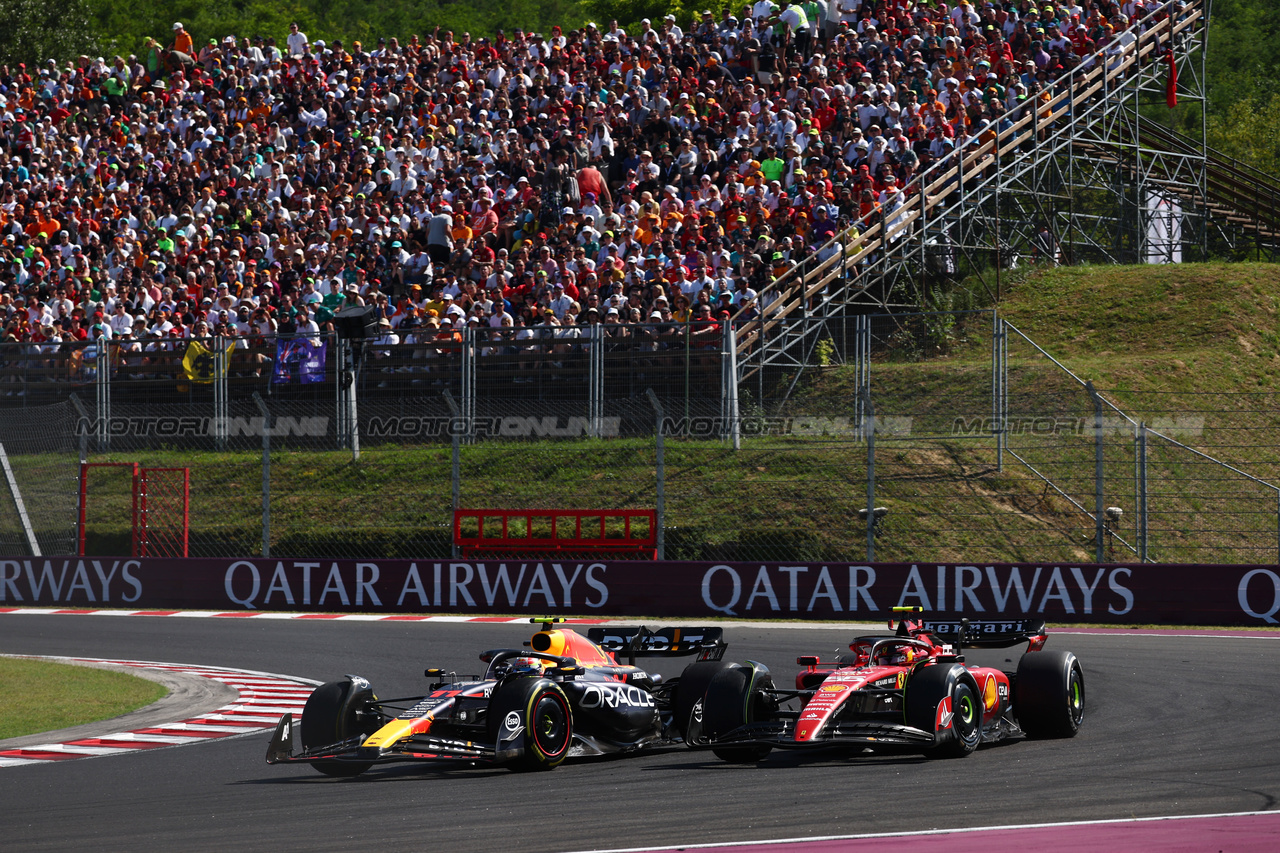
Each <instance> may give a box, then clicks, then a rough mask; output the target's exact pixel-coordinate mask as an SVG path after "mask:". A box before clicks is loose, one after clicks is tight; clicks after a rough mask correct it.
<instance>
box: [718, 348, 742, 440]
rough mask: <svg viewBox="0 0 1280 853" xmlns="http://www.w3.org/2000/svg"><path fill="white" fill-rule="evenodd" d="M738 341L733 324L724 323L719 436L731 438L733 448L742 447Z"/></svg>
mask: <svg viewBox="0 0 1280 853" xmlns="http://www.w3.org/2000/svg"><path fill="white" fill-rule="evenodd" d="M737 350H738V342H737V338H736V337H735V335H734V333H733V326H732V325H730V324H728V323H726V324H725V327H724V334H723V336H722V337H721V339H720V438H722V439H725V438H728V439H732V440H733V449H734V450H741V449H742V432H741V430H740V429H739V425H738V352H737Z"/></svg>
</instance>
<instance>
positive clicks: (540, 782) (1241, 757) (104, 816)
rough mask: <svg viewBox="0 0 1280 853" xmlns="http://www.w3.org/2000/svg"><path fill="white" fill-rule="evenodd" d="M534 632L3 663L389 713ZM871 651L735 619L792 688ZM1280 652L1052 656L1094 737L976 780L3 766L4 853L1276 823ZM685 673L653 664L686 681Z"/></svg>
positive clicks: (260, 638)
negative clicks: (230, 677) (335, 681)
mask: <svg viewBox="0 0 1280 853" xmlns="http://www.w3.org/2000/svg"><path fill="white" fill-rule="evenodd" d="M651 627H657V626H656V625H652V626H651ZM530 632H531V628H530V627H529V626H521V625H510V624H484V623H479V624H477V623H467V624H450V623H439V622H429V623H403V622H368V623H356V622H333V621H308V620H289V621H273V620H240V619H188V618H156V617H120V618H104V617H88V616H75V615H49V616H31V615H0V652H4V653H11V654H46V655H89V656H94V657H102V658H138V659H146V660H159V661H170V662H180V663H189V664H201V665H216V666H230V667H243V668H246V669H255V670H263V671H268V672H276V673H286V674H290V675H298V676H303V677H307V678H315V679H326V680H327V679H332V678H335V677H338V676H340V675H342V674H343V673H358V674H360V675H364V676H365V677H366V678H369V679H370V680H371V681H372V682H373V685H374V687H375V689H376V690H377V691H378V693H379V695H381V696H383V697H390V696H409V695H414V694H420V693H422V692H424V691H425V679H424V678H423V676H422V669H423V668H424V667H425V666H445V667H449V668H456V669H457V670H458V671H459V672H478V671H481V669H482V664H480V662H479V661H478V660H477V659H476V655H477V654H478V653H479V652H480V651H481V650H483V649H486V648H494V647H499V646H518V645H519V644H520V643H521V642H522V641H523V640H525V639H527V638H528V636H529V633H530ZM853 633H854V631H853V630H851V629H850V630H844V629H831V628H824V629H815V628H802V629H797V628H761V627H754V626H739V625H734V624H732V623H730V624H726V625H725V635H726V638H727V639H728V640H729V653H728V655H727V657H728V658H730V659H733V660H743V659H747V658H750V659H755V660H760V661H763V662H764V663H766V664H768V665H769V666H770V667H771V669H773V671H774V674H775V678H776V679H777V680H778V681H779V682H784V681H785V682H789V681H790V679H791V677H792V675H793V673H794V670H795V657H796V655H797V654H806V653H815V652H824V653H825V652H830V651H832V650H834V649H836V648H837V647H838V646H841V647H842V646H844V645H845V644H847V642H848V640H849V639H851V636H852V634H853ZM1278 642H1280V636H1278V637H1277V638H1276V639H1243V638H1215V637H1205V638H1195V637H1169V636H1154V635H1142V634H1121V635H1096V634H1095V635H1067V634H1065V633H1060V634H1056V635H1055V634H1051V635H1050V638H1049V646H1048V647H1049V648H1051V649H1052V648H1058V649H1070V650H1072V651H1074V652H1075V653H1076V654H1077V655H1078V656H1079V657H1080V659H1081V661H1082V663H1083V665H1084V668H1085V676H1086V683H1087V689H1088V713H1087V717H1086V722H1085V725H1084V727H1083V728H1082V730H1081V733H1080V735H1079V736H1078V737H1076V738H1075V739H1073V740H1069V741H1049V742H1014V743H1009V744H1005V745H998V746H994V747H986V748H983V749H980V750H979V751H978V752H977V753H975V754H974V755H973V756H971V757H969V758H968V759H964V760H960V761H927V760H924V759H922V758H919V757H914V756H897V757H894V756H879V757H856V758H849V757H841V756H838V755H831V754H826V755H821V756H802V755H799V754H796V753H777V752H775V753H774V754H773V755H771V756H770V757H769V758H768V759H766V760H765V761H764V762H763V763H762V764H760V765H759V766H745V767H743V766H732V765H728V764H723V763H721V762H720V761H719V760H717V759H716V758H715V757H714V756H712V755H711V754H709V753H704V752H691V751H688V750H685V749H683V748H681V749H672V750H668V751H663V752H658V753H649V754H645V755H642V756H639V757H631V758H623V759H608V760H599V759H596V760H587V761H581V762H577V763H567V764H566V765H564V766H562V767H561V768H559V769H558V770H556V771H554V772H552V773H537V774H516V773H512V772H510V771H507V770H501V769H499V770H483V769H480V770H469V769H441V768H439V767H434V766H427V765H408V764H400V765H388V766H386V767H383V768H377V767H375V768H374V769H373V770H371V771H370V772H368V773H366V774H364V775H363V776H361V777H359V778H357V779H353V780H333V779H328V778H326V777H323V776H321V775H319V774H318V773H315V772H314V771H312V770H310V769H309V768H306V767H296V768H295V767H268V766H267V765H266V764H265V763H264V761H263V755H264V753H265V751H266V746H267V739H268V736H267V734H265V733H263V734H258V735H254V736H251V737H239V738H231V739H224V740H219V741H216V742H210V743H200V744H194V745H190V746H182V747H175V748H172V749H159V750H151V751H148V752H141V753H130V754H126V755H119V756H110V757H104V758H94V759H88V760H80V761H67V762H59V763H51V764H41V765H31V766H22V767H9V768H0V798H2V802H3V808H2V810H0V839H2V841H0V843H2V844H3V847H4V849H5V850H6V851H8V853H15V852H16V851H27V850H50V851H53V850H56V851H65V850H72V849H88V848H93V849H95V850H121V851H125V850H127V851H139V850H184V851H191V850H218V851H224V850H226V849H228V847H229V846H230V847H234V848H239V849H248V850H267V849H272V850H303V849H305V850H346V849H351V848H353V847H356V846H357V845H359V846H361V847H366V848H369V847H372V848H373V849H379V848H382V849H388V850H400V849H408V848H409V847H410V846H413V847H415V848H422V847H424V846H425V845H430V846H431V847H433V848H441V849H448V850H450V851H492V850H499V849H506V850H512V851H516V850H519V851H524V850H529V851H564V850H590V849H610V848H624V847H627V848H630V847H637V846H642V845H655V846H656V845H674V844H693V843H707V842H730V841H746V840H755V839H779V838H796V837H805V836H831V835H841V834H856V833H875V832H897V831H911V830H923V829H933V828H959V827H974V826H990V825H1002V824H1003V825H1007V824H1028V823H1048V822H1056V821H1079V820H1094V819H1116V818H1120V819H1123V818H1132V817H1151V816H1161V815H1189V814H1209V813H1224V812H1246V811H1260V810H1268V809H1274V808H1276V800H1277V797H1278V796H1280V760H1278V757H1280V725H1277V722H1280V713H1278V712H1277V703H1276V695H1277V694H1276V689H1275V673H1276V667H1275V660H1276V651H1277V649H1280V646H1277V643H1278ZM1011 651H1014V652H1016V651H1017V650H1011ZM1005 656H1007V655H1006V654H1004V653H1000V652H994V653H992V652H987V653H982V655H981V656H978V655H973V654H971V656H970V660H979V661H980V662H984V663H999V661H1000V659H1002V658H1003V657H1005ZM682 662H683V661H682V659H675V660H674V661H668V664H669V665H665V666H653V667H652V669H654V670H657V671H660V672H663V673H665V674H668V675H674V674H676V673H678V672H679V669H680V668H681V666H682ZM4 689H5V690H15V689H21V685H12V684H6V685H4ZM890 843H891V842H890Z"/></svg>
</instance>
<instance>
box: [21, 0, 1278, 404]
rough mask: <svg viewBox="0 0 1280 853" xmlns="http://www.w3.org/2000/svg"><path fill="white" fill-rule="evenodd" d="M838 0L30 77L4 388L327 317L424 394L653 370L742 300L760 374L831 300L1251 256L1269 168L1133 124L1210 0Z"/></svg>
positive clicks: (794, 361)
mask: <svg viewBox="0 0 1280 853" xmlns="http://www.w3.org/2000/svg"><path fill="white" fill-rule="evenodd" d="M841 8H842V9H843V10H844V11H843V14H842V16H841V20H840V21H839V22H837V21H835V20H834V16H831V17H830V20H829V21H827V23H828V24H829V26H821V27H820V26H819V25H818V24H819V22H817V21H813V22H806V21H804V20H801V18H803V16H801V18H797V17H796V16H795V15H792V14H782V13H781V11H782V10H779V9H777V8H771V4H768V3H763V4H756V6H754V7H753V8H752V15H753V16H754V17H746V18H743V19H741V20H740V19H738V18H735V17H733V16H732V15H729V14H727V13H726V14H725V15H724V16H723V17H722V18H721V19H719V20H717V19H715V16H711V15H707V14H704V15H698V16H695V20H694V21H693V22H691V23H690V24H689V25H688V26H687V27H684V28H682V27H681V26H680V25H679V23H678V22H677V21H675V19H674V16H668V18H667V19H666V20H664V21H662V22H661V24H660V25H658V26H649V25H647V24H645V25H642V27H641V28H640V30H638V31H635V32H631V33H627V32H625V31H623V30H620V29H617V28H616V27H612V28H598V27H596V26H594V25H589V26H587V27H585V28H584V29H582V30H580V31H573V32H569V33H567V34H565V33H559V32H557V33H553V34H552V35H551V37H550V38H544V37H543V36H541V35H538V34H534V33H522V32H516V33H514V34H513V35H512V36H511V37H506V36H500V37H499V38H497V39H494V40H490V39H487V38H480V39H476V40H472V39H470V38H469V37H467V38H464V39H462V40H461V41H455V40H454V39H453V37H452V34H448V35H447V36H441V37H436V36H430V37H426V38H423V39H418V38H417V37H414V38H412V39H409V40H407V41H405V42H404V43H401V42H399V41H397V39H395V38H391V39H387V40H380V41H379V43H378V45H377V46H376V47H374V46H372V45H369V46H365V45H361V44H360V43H358V42H355V43H352V44H348V45H343V44H342V43H340V42H337V41H335V42H333V43H332V44H325V43H324V42H323V41H317V42H314V43H312V42H310V41H308V40H307V39H306V37H305V35H304V34H301V33H295V34H293V35H291V36H290V37H289V38H288V39H287V40H286V39H284V38H283V36H282V38H281V46H280V47H276V46H275V45H274V44H267V43H265V42H263V40H261V39H257V40H254V41H250V40H247V39H240V40H237V39H236V38H235V37H233V36H227V37H226V38H225V39H214V40H212V41H211V43H210V44H209V45H207V46H201V47H200V48H199V49H198V50H196V49H195V48H192V54H187V53H184V52H182V51H181V50H179V48H181V47H183V46H184V45H185V42H183V44H179V43H178V42H177V41H175V42H174V44H172V45H170V49H169V50H168V51H163V52H162V58H163V59H164V61H163V62H161V63H159V64H152V65H149V64H148V63H147V62H146V61H145V60H146V58H145V57H142V58H130V59H125V58H117V59H116V60H115V61H113V62H108V61H106V60H105V59H103V60H99V61H96V62H95V61H92V60H90V59H89V58H88V57H82V58H81V59H80V60H78V61H73V62H69V63H65V64H62V65H60V64H59V63H58V62H56V61H52V60H51V61H50V63H49V64H47V66H46V67H43V68H41V69H38V70H36V69H17V72H16V73H14V74H11V75H10V76H9V77H8V78H7V79H5V80H3V81H0V90H2V91H3V105H2V106H0V126H2V128H3V136H0V141H2V143H3V146H4V149H5V154H6V163H5V165H4V166H3V177H4V179H5V187H4V190H3V197H2V198H0V235H3V241H4V242H3V247H2V248H0V253H3V255H4V263H3V264H0V284H3V286H4V290H5V292H4V293H3V294H2V295H0V301H2V302H3V304H0V310H2V311H3V312H4V313H5V315H6V321H5V337H4V340H3V341H2V342H0V348H2V349H4V353H3V358H2V361H3V366H0V385H2V386H5V387H4V388H3V390H0V394H2V395H3V396H0V404H2V403H4V402H5V401H10V402H12V401H14V400H17V401H18V402H23V403H24V404H25V403H26V402H29V400H28V399H26V398H28V397H30V396H31V395H37V396H39V395H44V396H50V397H52V398H53V399H62V398H64V397H65V395H66V393H67V391H69V390H71V389H72V388H73V387H80V388H82V389H86V390H87V389H90V388H91V387H92V385H93V383H94V382H95V381H96V377H97V376H98V373H99V372H100V371H99V366H98V359H101V358H104V355H103V354H104V353H105V358H106V361H105V362H103V364H102V368H103V369H105V370H108V371H114V372H113V373H112V375H113V376H117V375H123V376H126V377H138V378H143V377H149V378H165V379H166V380H169V381H172V383H174V388H175V390H179V391H180V390H182V389H183V388H185V387H187V386H186V384H185V383H186V382H187V381H188V380H192V379H193V378H194V379H195V380H196V381H197V382H198V381H200V380H202V379H204V378H207V377H204V376H195V372H194V371H195V366H196V365H197V364H198V365H201V366H202V367H201V369H202V370H205V371H206V372H207V370H209V369H212V365H213V364H214V361H215V360H216V357H217V355H216V353H217V352H218V351H222V352H229V353H230V355H229V359H230V363H229V365H228V367H227V369H228V370H230V371H231V372H232V373H233V374H234V375H236V376H238V377H241V378H243V379H252V378H261V377H263V376H264V375H270V374H271V371H272V370H273V368H272V367H271V365H272V364H274V363H275V362H276V361H277V360H278V358H279V355H280V353H279V352H278V349H279V344H278V341H277V339H278V338H285V339H288V338H290V337H291V336H295V335H303V336H313V337H321V336H324V335H326V334H327V333H336V332H337V331H338V329H339V325H340V324H339V317H338V316H337V315H338V314H339V312H341V311H343V310H344V309H346V310H348V311H350V310H353V309H354V310H356V313H358V314H362V316H363V321H362V322H363V323H364V324H365V326H364V328H365V329H366V333H367V334H368V335H369V337H370V338H372V339H373V341H374V348H373V349H370V350H369V353H370V358H367V359H366V360H365V361H364V362H362V363H361V364H359V365H357V371H361V370H364V371H367V370H369V369H370V367H371V366H372V367H376V369H377V371H379V372H382V373H390V374H398V373H418V372H420V373H426V374H435V375H434V376H432V377H429V378H427V377H417V380H418V381H417V382H416V384H418V385H423V384H425V385H426V386H428V388H429V389H433V388H435V387H437V386H439V385H440V384H441V382H442V381H443V382H447V381H450V380H449V379H448V377H449V376H450V375H451V374H453V373H456V370H455V369H454V368H452V367H450V363H455V364H456V361H457V357H458V354H459V353H460V352H462V350H463V349H470V348H474V349H475V351H476V353H477V354H478V355H480V356H493V357H500V358H503V359H506V360H507V361H508V362H511V363H512V366H511V367H510V369H504V370H502V371H498V372H497V373H496V374H494V375H497V376H500V377H503V379H502V381H503V382H505V384H507V385H512V384H519V383H520V381H521V380H529V379H533V378H534V377H538V381H539V382H541V381H542V380H541V377H544V376H545V372H544V371H543V370H542V369H541V367H542V366H544V365H552V366H553V367H556V368H558V369H564V370H566V371H568V372H569V373H570V374H572V373H573V369H572V368H571V367H569V365H574V364H578V363H579V361H581V359H578V358H577V357H578V356H584V355H585V354H587V353H589V351H590V350H591V348H592V345H593V343H594V342H597V341H598V342H600V343H601V344H602V345H603V346H604V348H606V349H607V350H608V351H609V352H612V353H618V354H624V353H630V354H632V356H633V357H634V358H635V359H636V360H643V361H645V363H646V365H647V367H648V369H647V370H646V371H643V372H644V373H645V376H644V377H643V378H642V379H640V380H638V381H632V382H629V383H628V386H629V387H631V388H632V390H631V391H630V392H629V393H630V394H632V395H638V394H640V393H643V390H644V387H645V386H646V385H653V384H655V382H656V383H657V384H658V385H659V386H661V387H666V386H669V385H671V384H673V383H676V377H679V376H680V375H681V374H682V373H683V374H684V375H686V376H690V377H697V378H699V381H700V382H701V384H704V385H705V384H711V385H712V386H714V384H715V383H716V382H720V381H721V380H720V377H719V376H718V375H717V374H719V373H720V372H721V368H720V365H719V364H718V363H716V359H715V358H714V357H711V358H699V359H694V358H692V353H693V351H695V350H705V351H707V353H708V354H709V355H710V354H711V353H713V352H714V351H716V350H719V349H723V347H722V344H721V341H722V340H723V338H724V335H725V331H726V327H729V326H732V327H733V329H734V332H735V334H734V339H735V340H734V349H735V359H734V361H735V364H734V368H733V369H734V371H735V373H736V375H737V377H738V379H739V380H746V379H749V378H751V377H752V376H753V375H757V374H758V377H759V378H758V380H757V381H758V382H760V383H761V384H760V386H759V389H758V390H759V392H760V395H761V396H764V392H765V388H764V384H763V383H764V377H765V375H766V371H765V370H762V369H761V368H767V367H769V366H780V367H783V368H785V369H790V368H792V367H795V366H797V365H800V364H803V363H805V362H806V361H807V360H809V356H810V355H811V353H812V350H813V347H814V346H815V345H816V342H817V340H818V339H819V338H820V337H822V336H823V335H828V336H829V335H832V334H834V332H833V331H832V329H833V327H832V326H831V322H830V321H831V320H833V319H836V318H844V317H847V316H849V315H850V314H851V313H858V312H862V311H866V310H868V309H873V310H880V311H883V310H918V309H921V308H923V307H926V306H927V305H928V303H929V298H930V294H931V292H932V291H933V290H934V289H935V288H936V287H937V285H938V284H939V283H940V282H942V281H944V280H946V279H955V278H957V277H959V276H961V275H964V274H967V273H971V272H976V273H978V274H980V275H984V276H987V277H990V276H992V275H993V274H994V278H995V282H994V288H993V292H994V293H995V294H996V295H997V296H998V293H999V286H1000V284H999V279H1000V270H1001V269H1005V268H1008V267H1010V266H1013V265H1016V264H1018V263H1027V262H1028V261H1031V260H1038V261H1049V262H1054V263H1057V262H1063V263H1077V262H1082V261H1104V262H1136V261H1141V260H1150V259H1156V258H1157V256H1159V258H1160V259H1163V260H1176V259H1178V258H1180V257H1182V255H1183V253H1184V252H1185V253H1187V254H1188V255H1190V256H1198V257H1204V256H1206V255H1207V254H1208V253H1209V252H1210V251H1211V248H1217V247H1218V246H1220V245H1221V244H1222V242H1223V240H1225V241H1227V242H1229V243H1231V244H1232V245H1235V244H1237V243H1240V242H1241V241H1242V240H1245V239H1248V240H1252V241H1253V245H1255V247H1256V248H1257V249H1258V250H1259V251H1260V252H1262V251H1265V252H1267V253H1269V252H1270V251H1271V249H1272V247H1273V246H1274V244H1275V240H1274V233H1275V222H1274V220H1275V218H1276V217H1275V214H1274V210H1275V204H1274V202H1275V201H1276V198H1277V194H1278V193H1280V190H1277V188H1276V186H1275V184H1274V182H1272V181H1271V180H1269V179H1267V178H1265V176H1260V175H1257V174H1254V173H1249V172H1247V171H1246V170H1244V169H1243V168H1242V167H1240V166H1238V165H1237V164H1232V163H1228V162H1225V161H1224V160H1223V159H1222V158H1220V157H1218V156H1217V155H1215V154H1214V153H1213V152H1210V151H1208V150H1207V149H1206V148H1205V147H1204V145H1203V143H1200V142H1194V141H1192V140H1189V139H1186V138H1184V137H1180V136H1178V135H1177V134H1174V133H1172V132H1171V131H1168V130H1164V129H1162V128H1161V127H1160V126H1159V125H1158V124H1156V123H1155V122H1153V121H1152V120H1150V119H1149V118H1146V117H1142V116H1141V115H1140V111H1141V109H1142V108H1143V107H1144V106H1146V105H1148V104H1149V103H1150V102H1151V100H1152V99H1153V98H1156V97H1159V98H1163V99H1166V100H1168V101H1170V102H1172V101H1173V100H1176V99H1178V98H1181V99H1183V100H1188V99H1189V100H1193V101H1203V97H1204V92H1203V89H1202V81H1203V78H1204V75H1203V58H1204V53H1205V40H1206V34H1207V29H1208V28H1207V17H1206V11H1205V8H1204V6H1203V4H1201V3H1199V2H1189V3H1184V2H1169V3H1158V2H1154V0H1152V2H1147V3H1135V2H1127V3H1124V4H1114V3H1110V2H1095V3H1091V4H1088V6H1087V7H1085V6H1079V5H1074V4H1069V3H1068V4H1057V5H1048V6H1045V7H1043V8H1030V7H1026V8H1023V7H1022V6H1015V5H1014V4H1011V3H1010V4H1000V3H985V4H982V5H981V7H979V6H969V5H966V4H961V5H960V6H958V7H956V8H954V9H949V8H948V7H946V6H924V5H911V4H906V5H905V6H901V7H895V9H894V10H893V11H892V12H890V13H888V14H885V13H884V11H883V9H882V8H881V7H877V6H876V4H872V3H852V4H848V3H846V4H841ZM788 12H789V10H788ZM175 33H176V34H179V35H180V36H181V37H182V38H189V36H187V34H186V33H185V31H183V30H181V28H175ZM1179 69H1180V71H1179ZM73 161H74V162H83V163H84V164H85V165H84V171H83V173H82V174H80V175H78V176H77V177H76V178H75V179H74V180H68V175H67V174H66V172H67V168H68V166H69V164H70V163H71V162H73ZM597 167H599V168H597ZM1171 210H1172V211H1175V212H1174V213H1172V214H1170V213H1168V211H1171ZM1157 211H1165V213H1157ZM1161 216H1165V217H1166V218H1167V219H1168V222H1167V223H1164V225H1163V227H1164V232H1160V228H1159V227H1158V226H1161V223H1160V222H1159V219H1160V217H1161ZM1175 219H1176V222H1175V221H1174V220H1175ZM1169 229H1173V231H1174V232H1176V236H1168V233H1169ZM1158 233H1166V237H1164V238H1160V237H1159V236H1158ZM359 309H365V310H364V311H363V312H362V311H360V310H359ZM472 330H474V331H472ZM216 338H222V339H223V342H222V343H221V344H218V345H215V344H214V342H213V339H216ZM464 338H465V340H466V341H467V342H468V343H466V344H465V346H464ZM192 341H197V342H198V343H197V345H196V346H195V348H194V349H195V354H194V355H192V351H193V346H192V343H191V342H192ZM232 342H234V345H233V344H232ZM334 349H335V351H334V352H331V353H327V354H326V355H327V357H329V358H330V359H331V360H334V359H336V357H337V352H336V348H334ZM291 352H292V351H291ZM672 352H674V353H677V356H675V357H671V358H668V357H666V356H664V355H663V354H664V353H672ZM189 355H190V356H191V357H190V358H188V356H189ZM206 356H207V357H206ZM376 362H380V363H376ZM517 362H522V363H523V364H517ZM691 362H692V366H690V363H691ZM496 363H497V362H490V364H496ZM698 368H707V369H706V370H699V369H698ZM334 369H336V364H335V365H334ZM664 371H665V372H666V373H668V374H670V375H669V377H668V378H666V379H663V378H661V377H662V376H663V374H664ZM522 372H523V373H526V374H527V375H522ZM586 372H587V371H579V372H578V373H579V375H581V376H585V375H586ZM293 375H294V376H295V378H298V374H297V372H296V371H294V374H293ZM424 378H425V379H426V380H427V381H425V382H423V381H422V380H423V379H424ZM374 379H375V380H377V381H372V382H370V383H368V384H369V387H370V388H371V389H375V390H376V389H377V388H383V389H387V390H390V391H392V392H394V393H400V392H403V391H406V390H410V391H411V390H412V388H411V387H409V386H412V385H413V384H415V383H414V381H412V380H410V381H409V382H408V383H407V384H406V385H405V387H400V385H399V384H398V383H397V381H396V380H388V379H386V378H385V377H384V378H378V377H374ZM453 381H454V385H453V387H454V388H455V389H460V386H459V385H458V383H457V381H456V379H455V380H453ZM241 384H242V385H243V386H244V387H245V389H246V393H247V390H248V389H249V387H250V386H252V385H254V383H253V382H251V381H250V382H244V383H241ZM684 384H685V385H686V386H688V387H690V388H691V387H692V386H691V385H689V382H685V383H684ZM695 384H696V383H695ZM433 393H434V391H433Z"/></svg>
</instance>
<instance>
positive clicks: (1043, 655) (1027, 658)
mask: <svg viewBox="0 0 1280 853" xmlns="http://www.w3.org/2000/svg"><path fill="white" fill-rule="evenodd" d="M1084 699H1085V696H1084V670H1082V669H1081V668H1080V661H1078V660H1076V656H1075V655H1073V654H1071V652H1027V653H1026V654H1024V655H1023V656H1022V659H1021V660H1020V661H1018V675H1017V678H1016V679H1015V680H1014V684H1013V711H1014V714H1016V715H1017V717H1018V725H1020V726H1022V730H1023V731H1024V732H1026V733H1027V737H1031V738H1060V737H1074V736H1075V734H1076V732H1078V731H1079V730H1080V724H1081V723H1083V722H1084Z"/></svg>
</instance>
